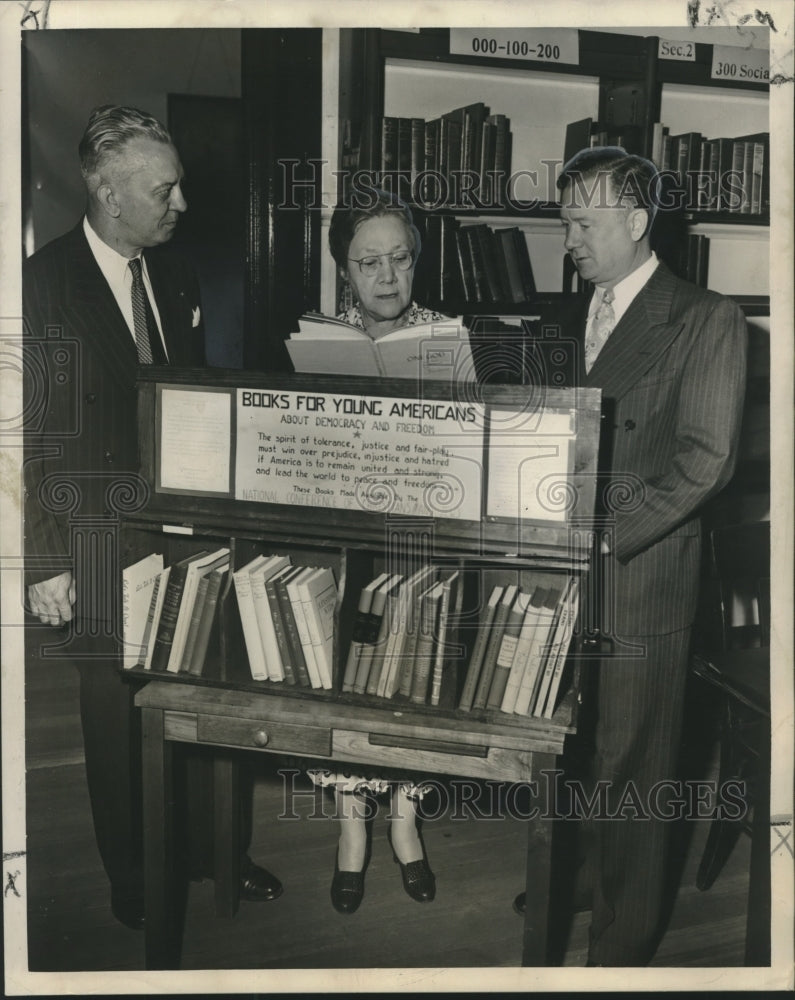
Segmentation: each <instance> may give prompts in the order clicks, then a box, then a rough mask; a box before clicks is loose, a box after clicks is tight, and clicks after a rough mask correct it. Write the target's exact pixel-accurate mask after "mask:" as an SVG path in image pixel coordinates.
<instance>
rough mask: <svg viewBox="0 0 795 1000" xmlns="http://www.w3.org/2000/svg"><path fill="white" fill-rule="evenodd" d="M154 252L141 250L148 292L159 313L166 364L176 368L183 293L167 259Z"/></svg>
mask: <svg viewBox="0 0 795 1000" xmlns="http://www.w3.org/2000/svg"><path fill="white" fill-rule="evenodd" d="M155 249H156V251H157V252H153V251H151V250H144V256H145V257H146V269H147V271H148V272H149V280H150V282H151V283H152V291H153V293H154V296H155V301H156V302H157V310H158V312H159V313H160V323H161V326H162V328H163V336H164V338H165V341H166V350H167V351H168V363H169V364H171V365H180V364H183V363H184V360H183V353H184V352H183V331H184V326H185V314H186V313H185V310H186V309H187V306H185V304H184V301H183V299H184V296H185V291H184V289H182V288H180V287H178V286H179V282H178V281H177V279H176V276H175V274H174V267H173V264H172V263H171V262H170V261H169V259H168V256H167V255H165V254H163V253H160V252H159V250H160V248H159V247H158V248H155Z"/></svg>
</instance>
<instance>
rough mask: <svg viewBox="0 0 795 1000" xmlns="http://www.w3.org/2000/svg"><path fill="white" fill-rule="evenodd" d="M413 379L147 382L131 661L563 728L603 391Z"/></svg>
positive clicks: (134, 528) (150, 673) (214, 681)
mask: <svg viewBox="0 0 795 1000" xmlns="http://www.w3.org/2000/svg"><path fill="white" fill-rule="evenodd" d="M469 363H471V360H470V362H469ZM419 387H420V389H421V392H417V388H418V382H417V380H413V381H412V380H409V379H400V378H393V379H383V378H363V377H354V376H348V377H329V376H321V375H313V376H312V377H311V378H310V377H307V376H305V375H290V376H286V375H281V376H277V375H270V376H267V375H260V374H253V373H250V372H237V371H235V372H232V371H228V372H227V371H225V372H221V371H219V370H215V371H213V372H212V374H208V373H206V372H198V371H189V372H175V371H174V370H166V369H160V370H158V369H156V368H153V369H152V371H151V373H147V374H145V375H143V376H142V379H141V381H140V383H139V404H140V405H139V419H140V422H141V424H140V426H141V439H142V442H143V455H142V462H143V472H144V475H145V477H146V478H147V480H148V481H149V483H150V486H151V496H150V499H149V503H148V505H147V506H146V507H145V508H144V509H142V510H141V511H139V512H138V513H136V514H135V515H134V516H130V517H129V518H128V520H127V521H126V524H125V528H126V537H127V538H128V540H132V539H134V540H135V547H134V551H135V552H137V553H138V554H140V553H141V552H144V553H145V554H144V555H143V557H142V558H136V559H135V560H132V561H131V562H130V564H129V565H127V566H126V568H125V569H124V574H123V575H124V595H125V642H126V645H125V658H124V666H125V668H126V669H127V670H128V671H129V672H130V674H132V675H136V676H142V677H149V678H157V679H162V678H168V679H171V680H174V681H176V682H181V681H186V680H187V681H191V682H193V683H199V684H208V685H218V686H221V687H230V686H231V687H234V688H237V689H245V690H266V691H268V692H269V693H283V694H285V695H287V696H290V697H299V698H313V699H319V700H320V701H333V702H335V703H343V704H344V703H349V704H360V705H366V706H380V707H385V708H388V709H391V710H394V711H396V712H400V713H404V714H417V715H418V717H421V718H422V717H424V718H426V721H428V722H430V723H432V719H433V717H447V718H451V717H452V718H456V717H463V716H466V717H467V718H469V719H471V720H473V721H475V720H477V719H486V720H490V721H491V722H493V723H495V724H496V723H505V724H506V725H511V726H517V725H518V726H528V725H529V726H533V725H550V724H554V725H556V726H559V727H564V728H565V727H570V726H572V725H573V724H574V718H575V713H576V702H577V694H578V676H579V667H578V662H577V661H578V659H579V657H578V656H577V655H574V654H575V653H577V652H578V649H579V646H578V642H577V638H576V636H575V634H574V631H575V630H574V626H575V621H576V619H577V611H578V602H579V598H580V593H581V591H582V585H583V575H584V573H585V572H586V571H587V569H588V559H589V554H590V547H591V541H592V534H591V532H592V518H593V510H594V504H595V494H596V456H597V445H598V431H599V419H600V416H599V410H600V393H599V391H598V390H595V389H587V390H571V389H550V388H547V387H545V386H540V385H535V386H533V385H524V386H520V385H515V386H508V385H503V386H490V385H478V384H477V383H476V382H474V381H471V380H463V379H462V380H461V381H456V380H455V379H454V378H452V377H450V378H448V379H447V381H444V380H437V381H424V380H420V382H419ZM130 551H133V548H130ZM549 720H553V721H552V722H550V721H549Z"/></svg>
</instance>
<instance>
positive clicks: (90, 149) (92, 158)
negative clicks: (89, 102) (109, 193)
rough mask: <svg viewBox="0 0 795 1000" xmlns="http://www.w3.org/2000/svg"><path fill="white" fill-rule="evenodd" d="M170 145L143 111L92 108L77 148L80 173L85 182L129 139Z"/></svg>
mask: <svg viewBox="0 0 795 1000" xmlns="http://www.w3.org/2000/svg"><path fill="white" fill-rule="evenodd" d="M139 138H145V139H154V140H155V142H166V143H170V142H171V136H170V135H169V134H168V132H167V130H166V128H165V126H164V125H163V124H162V123H161V122H159V121H158V120H157V118H154V117H152V115H150V114H148V113H147V112H146V111H139V109H138V108H125V107H121V106H119V105H116V104H103V105H102V106H101V107H99V108H94V110H93V111H92V112H91V115H90V117H89V119H88V125H87V126H86V130H85V132H84V133H83V138H82V139H81V140H80V145H79V146H78V153H79V156H80V170H81V172H82V174H83V178H84V179H85V180H86V181H87V180H88V179H89V178H90V177H93V176H94V175H96V174H97V173H98V172H99V169H100V167H101V166H102V164H103V163H104V161H105V160H106V159H107V158H108V157H110V156H113V155H114V154H115V153H118V152H120V151H121V150H122V149H123V148H124V146H125V145H126V143H128V142H129V141H130V140H131V139H139Z"/></svg>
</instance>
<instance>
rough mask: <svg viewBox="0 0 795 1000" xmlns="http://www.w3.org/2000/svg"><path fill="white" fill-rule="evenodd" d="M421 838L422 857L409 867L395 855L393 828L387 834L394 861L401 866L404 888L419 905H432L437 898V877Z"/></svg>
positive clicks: (412, 862) (411, 862)
mask: <svg viewBox="0 0 795 1000" xmlns="http://www.w3.org/2000/svg"><path fill="white" fill-rule="evenodd" d="M419 837H420V844H421V845H422V857H421V858H420V860H419V861H409V863H408V864H407V865H404V864H403V862H402V861H401V860H400V858H399V857H398V856H397V854H396V853H395V847H394V845H393V843H392V828H391V827H390V829H389V831H388V833H387V839H388V840H389V846H390V847H391V848H392V860H393V861H394V862H395V864H397V865H400V874H401V876H402V878H403V888H404V889H405V890H406V892H407V893H408V895H409V896H411V898H412V899H415V900H416V901H417V902H418V903H430V902H431V901H432V900H433V899H434V897H435V896H436V876H435V875H434V874H433V872H432V871H431V867H430V865H429V864H428V856H427V855H426V853H425V842H424V841H423V839H422V834H420V835H419Z"/></svg>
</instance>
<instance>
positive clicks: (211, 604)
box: [187, 561, 229, 677]
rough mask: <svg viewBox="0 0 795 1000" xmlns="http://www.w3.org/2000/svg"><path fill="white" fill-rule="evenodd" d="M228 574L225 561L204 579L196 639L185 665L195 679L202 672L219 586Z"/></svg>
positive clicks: (227, 566)
mask: <svg viewBox="0 0 795 1000" xmlns="http://www.w3.org/2000/svg"><path fill="white" fill-rule="evenodd" d="M228 572H229V562H228V561H227V562H226V563H225V564H224V565H222V566H219V567H217V568H216V569H214V570H212V571H211V572H210V573H208V574H207V576H206V577H205V579H206V580H207V593H206V595H205V598H204V606H203V607H202V613H201V618H200V619H199V623H198V625H197V627H196V639H195V642H194V644H193V649H192V651H191V657H190V660H189V661H188V663H187V672H188V673H189V674H193V675H194V676H197V677H200V676H201V675H202V673H203V672H204V664H205V660H206V658H207V649H208V647H209V642H210V634H211V632H212V627H213V623H214V621H215V616H216V609H217V607H218V598H219V596H220V593H221V586H222V585H223V582H224V579H225V577H226V575H227V573H228Z"/></svg>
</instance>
